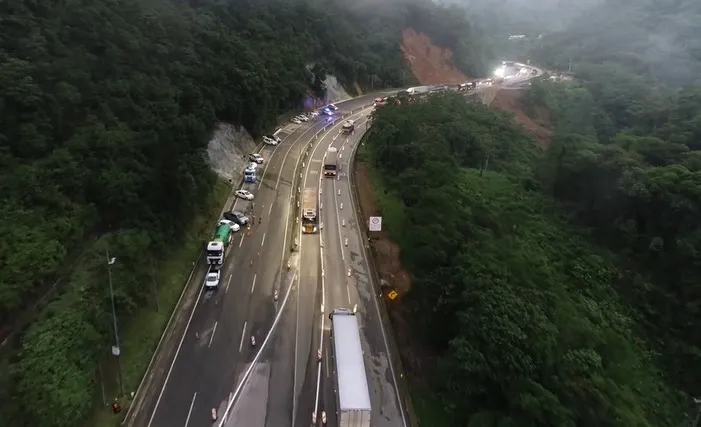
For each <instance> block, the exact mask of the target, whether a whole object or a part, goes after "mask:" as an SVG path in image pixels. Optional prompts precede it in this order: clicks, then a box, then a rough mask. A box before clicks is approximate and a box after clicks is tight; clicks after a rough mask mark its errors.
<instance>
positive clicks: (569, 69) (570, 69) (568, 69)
mask: <svg viewBox="0 0 701 427" xmlns="http://www.w3.org/2000/svg"><path fill="white" fill-rule="evenodd" d="M567 72H568V73H571V72H572V57H571V56H570V66H569V67H567Z"/></svg>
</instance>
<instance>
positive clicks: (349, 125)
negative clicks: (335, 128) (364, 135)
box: [341, 120, 355, 135]
mask: <svg viewBox="0 0 701 427" xmlns="http://www.w3.org/2000/svg"><path fill="white" fill-rule="evenodd" d="M354 129H355V122H354V121H353V120H346V122H345V123H344V124H343V126H342V127H341V132H343V133H344V134H346V135H350V134H351V133H353V130H354Z"/></svg>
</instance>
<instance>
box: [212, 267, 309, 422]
mask: <svg viewBox="0 0 701 427" xmlns="http://www.w3.org/2000/svg"><path fill="white" fill-rule="evenodd" d="M296 277H297V276H296V275H294V276H292V281H293V282H294V281H295V278H296ZM291 291H292V286H290V287H288V288H287V293H286V294H285V298H284V299H283V300H282V307H281V308H280V311H278V313H277V316H275V320H274V321H273V325H272V326H271V327H270V330H269V331H268V334H267V335H266V336H265V339H264V340H263V344H261V346H260V347H259V348H258V352H257V353H256V355H255V357H253V361H252V362H251V363H249V365H248V369H246V372H244V373H243V376H242V379H241V381H240V382H239V385H238V386H237V387H236V390H234V392H233V393H232V394H230V395H229V402H228V403H227V404H226V408H225V409H224V414H223V415H222V416H221V417H219V418H220V420H221V421H219V424H217V427H224V424H225V423H226V422H227V421H228V417H229V411H231V408H232V407H233V406H234V403H235V402H236V399H237V397H238V395H239V394H240V393H241V390H242V389H243V386H244V385H245V384H246V381H247V380H248V377H250V375H251V372H253V368H255V366H256V364H257V363H258V359H259V358H260V355H261V354H262V353H263V349H264V348H265V346H266V345H267V344H268V341H269V340H270V337H271V336H272V335H273V331H274V330H275V327H276V326H277V324H278V323H279V321H280V318H281V317H282V316H281V315H282V311H283V309H284V308H285V305H287V300H288V299H289V298H290V293H291Z"/></svg>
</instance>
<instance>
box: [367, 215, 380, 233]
mask: <svg viewBox="0 0 701 427" xmlns="http://www.w3.org/2000/svg"><path fill="white" fill-rule="evenodd" d="M368 228H369V229H370V231H382V217H381V216H371V217H370V221H369V227H368Z"/></svg>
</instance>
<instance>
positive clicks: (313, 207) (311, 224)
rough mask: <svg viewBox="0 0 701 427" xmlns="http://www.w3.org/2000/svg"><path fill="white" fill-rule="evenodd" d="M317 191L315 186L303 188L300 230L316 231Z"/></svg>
mask: <svg viewBox="0 0 701 427" xmlns="http://www.w3.org/2000/svg"><path fill="white" fill-rule="evenodd" d="M318 196H319V193H318V191H317V189H316V188H305V189H304V193H302V232H304V233H307V234H308V233H316V230H317V229H318V224H319V203H318V201H319V197H318Z"/></svg>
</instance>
